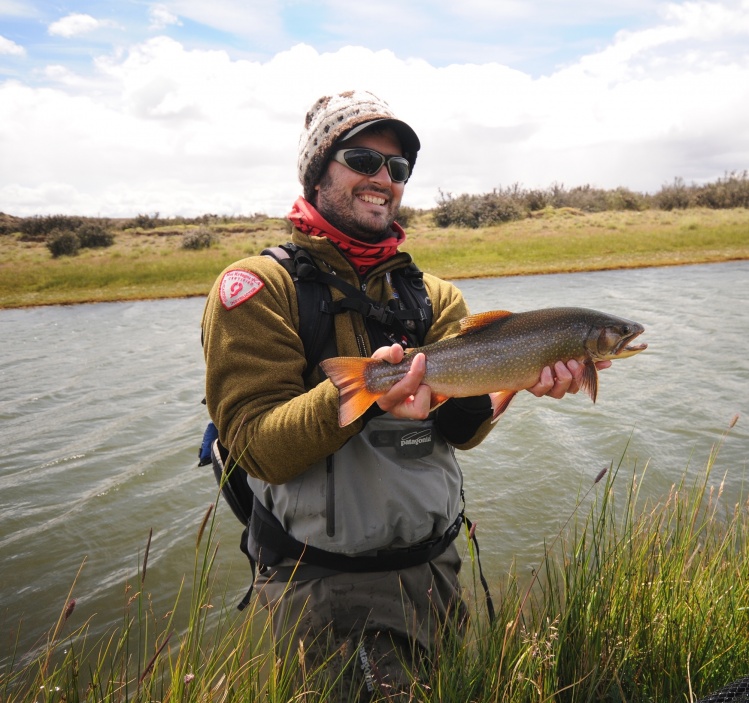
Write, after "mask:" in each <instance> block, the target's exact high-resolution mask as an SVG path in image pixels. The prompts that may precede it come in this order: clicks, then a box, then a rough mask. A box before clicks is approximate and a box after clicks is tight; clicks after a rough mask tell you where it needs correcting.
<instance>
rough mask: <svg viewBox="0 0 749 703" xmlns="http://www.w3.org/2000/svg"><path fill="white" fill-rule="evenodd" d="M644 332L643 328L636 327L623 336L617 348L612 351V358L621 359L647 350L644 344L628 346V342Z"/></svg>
mask: <svg viewBox="0 0 749 703" xmlns="http://www.w3.org/2000/svg"><path fill="white" fill-rule="evenodd" d="M644 331H645V328H644V327H640V326H639V325H638V326H637V328H635V329H633V330H631V332H630V333H629V334H627V335H623V336H622V340H621V342H619V344H617V346H616V347H615V349H614V350H613V354H612V356H615V357H617V358H621V359H623V358H626V357H628V356H634V355H635V354H639V353H640V352H641V351H644V350H645V349H647V348H648V345H647V344H646V343H645V342H640V343H639V344H630V342H632V341H633V340H634V339H635V338H637V337H639V336H640V335H641V334H642V333H643V332H644Z"/></svg>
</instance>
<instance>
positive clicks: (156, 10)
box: [148, 5, 182, 30]
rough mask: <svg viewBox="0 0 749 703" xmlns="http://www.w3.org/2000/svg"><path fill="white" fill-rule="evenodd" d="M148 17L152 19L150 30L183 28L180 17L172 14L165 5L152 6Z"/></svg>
mask: <svg viewBox="0 0 749 703" xmlns="http://www.w3.org/2000/svg"><path fill="white" fill-rule="evenodd" d="M148 16H149V17H150V18H151V23H150V24H149V27H148V28H149V29H152V30H160V29H164V28H165V27H168V26H169V25H177V26H178V27H181V26H182V22H180V19H179V17H177V15H175V14H174V13H173V12H170V11H169V9H168V8H167V7H166V6H165V5H151V7H149V8H148Z"/></svg>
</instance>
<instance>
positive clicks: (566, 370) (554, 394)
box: [527, 359, 611, 399]
mask: <svg viewBox="0 0 749 703" xmlns="http://www.w3.org/2000/svg"><path fill="white" fill-rule="evenodd" d="M609 366H611V362H610V361H598V362H596V364H595V367H596V369H598V370H599V371H600V370H601V369H607V368H608V367H609ZM584 375H585V365H584V364H581V363H578V362H577V361H575V360H574V359H570V361H568V362H567V363H566V364H565V363H564V362H563V361H557V362H556V363H555V364H554V365H553V367H552V366H545V367H544V369H543V370H542V371H541V376H540V378H539V380H538V383H536V384H535V385H533V386H531V387H530V388H528V389H527V390H528V391H529V392H530V393H532V394H533V395H535V396H536V397H537V398H541V397H542V396H549V397H550V398H556V399H560V398H563V397H564V396H565V395H567V394H571V395H575V394H576V393H578V392H579V391H580V389H581V388H582V387H583V379H584Z"/></svg>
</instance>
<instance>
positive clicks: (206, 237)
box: [182, 227, 217, 250]
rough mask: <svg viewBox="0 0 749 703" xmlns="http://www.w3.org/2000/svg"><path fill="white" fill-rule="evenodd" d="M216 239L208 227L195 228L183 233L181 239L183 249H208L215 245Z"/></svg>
mask: <svg viewBox="0 0 749 703" xmlns="http://www.w3.org/2000/svg"><path fill="white" fill-rule="evenodd" d="M216 241H217V237H216V235H215V234H213V232H211V230H210V229H208V227H197V228H196V229H191V230H190V231H189V232H185V234H184V236H183V237H182V248H183V249H194V250H197V249H208V248H209V247H210V246H212V245H213V244H215V243H216Z"/></svg>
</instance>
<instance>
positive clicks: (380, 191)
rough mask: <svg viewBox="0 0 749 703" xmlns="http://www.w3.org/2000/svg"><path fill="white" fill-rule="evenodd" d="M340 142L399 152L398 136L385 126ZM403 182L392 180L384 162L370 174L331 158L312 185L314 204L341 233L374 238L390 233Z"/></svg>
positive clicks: (384, 151) (351, 145)
mask: <svg viewBox="0 0 749 703" xmlns="http://www.w3.org/2000/svg"><path fill="white" fill-rule="evenodd" d="M343 144H344V145H345V148H352V147H357V146H363V147H368V148H369V149H374V150H375V151H379V152H380V153H381V154H384V155H385V156H402V155H403V151H402V150H401V145H400V141H399V140H398V137H397V136H396V135H395V132H393V131H392V130H389V129H388V130H384V131H382V132H381V133H379V134H375V133H368V132H367V130H365V131H364V132H363V133H361V134H357V135H356V136H354V137H352V138H351V139H350V140H347V141H346V142H343ZM340 146H342V145H339V147H340ZM405 185H406V184H405V183H394V182H393V181H392V180H391V179H390V174H389V173H388V170H387V166H386V165H384V164H383V166H382V168H381V169H380V170H379V171H378V172H377V173H375V174H374V176H364V175H362V174H361V173H357V172H356V171H352V170H351V169H350V168H348V166H344V165H343V164H340V163H338V162H337V161H332V160H331V161H330V163H329V164H328V167H327V169H326V171H325V173H324V174H323V177H322V179H321V180H320V183H318V185H316V186H315V190H316V191H317V202H316V207H317V210H318V212H319V213H320V214H321V215H322V216H323V217H324V218H325V219H326V220H327V221H328V222H330V224H332V225H333V226H334V227H336V228H337V229H339V230H341V231H342V232H344V233H345V234H348V235H349V236H351V237H354V238H355V239H360V240H362V241H369V242H377V241H379V240H381V239H383V238H384V237H386V236H388V235H389V233H390V228H391V226H392V224H393V221H394V220H395V217H396V215H397V213H398V207H399V206H400V202H401V198H402V197H403V190H404V187H405Z"/></svg>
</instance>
